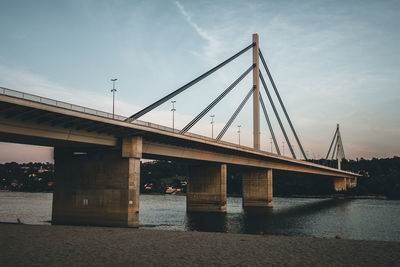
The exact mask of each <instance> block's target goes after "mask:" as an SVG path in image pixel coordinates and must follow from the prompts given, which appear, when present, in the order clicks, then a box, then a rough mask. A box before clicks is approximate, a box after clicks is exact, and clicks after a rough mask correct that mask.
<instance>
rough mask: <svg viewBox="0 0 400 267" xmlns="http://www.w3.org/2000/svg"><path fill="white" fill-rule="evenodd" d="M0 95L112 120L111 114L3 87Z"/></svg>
mask: <svg viewBox="0 0 400 267" xmlns="http://www.w3.org/2000/svg"><path fill="white" fill-rule="evenodd" d="M0 94H2V95H7V96H12V97H16V98H22V99H25V100H30V101H33V102H39V103H42V104H46V105H50V106H56V107H60V108H65V109H69V110H74V111H79V112H83V113H87V114H91V115H96V116H100V117H105V118H109V119H112V118H113V114H112V113H108V112H104V111H101V110H96V109H93V108H87V107H83V106H79V105H74V104H70V103H67V102H63V101H58V100H54V99H50V98H47V97H42V96H38V95H34V94H29V93H24V92H20V91H17V90H13V89H8V88H4V87H0ZM114 119H115V120H120V121H122V120H125V119H126V117H123V116H120V115H114Z"/></svg>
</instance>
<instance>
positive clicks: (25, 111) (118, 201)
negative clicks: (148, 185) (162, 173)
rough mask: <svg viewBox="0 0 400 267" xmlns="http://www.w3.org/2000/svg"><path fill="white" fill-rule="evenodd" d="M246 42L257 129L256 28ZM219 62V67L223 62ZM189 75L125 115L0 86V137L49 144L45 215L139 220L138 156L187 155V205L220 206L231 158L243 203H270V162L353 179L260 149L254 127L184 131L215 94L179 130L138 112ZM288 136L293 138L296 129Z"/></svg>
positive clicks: (351, 177) (273, 166)
mask: <svg viewBox="0 0 400 267" xmlns="http://www.w3.org/2000/svg"><path fill="white" fill-rule="evenodd" d="M250 48H252V49H253V64H252V66H251V67H250V68H249V69H248V70H247V71H246V72H247V73H249V72H250V71H253V86H252V88H251V90H250V92H249V93H248V94H247V95H246V98H247V99H248V98H249V96H250V95H251V94H252V95H253V121H254V123H253V124H254V125H253V126H254V132H255V133H259V127H260V124H259V111H260V109H259V107H260V104H259V103H261V106H263V103H262V102H260V96H261V94H260V92H259V89H258V88H259V81H260V80H261V82H262V83H263V84H264V83H265V81H263V78H262V76H261V77H260V76H259V74H261V72H260V71H259V68H258V58H259V48H258V36H257V35H256V34H255V35H253V43H252V44H251V45H250V46H248V47H247V48H245V49H244V50H242V51H241V52H239V53H240V54H242V53H244V52H245V51H247V50H248V49H250ZM239 53H238V54H236V55H235V56H234V57H232V58H230V59H228V60H233V59H234V58H235V57H237V56H239V55H240V54H239ZM261 59H262V60H263V58H262V56H261ZM228 62H229V61H228ZM221 64H222V65H221ZM221 64H220V65H219V67H222V66H223V65H225V64H227V63H226V62H225V63H221ZM217 67H218V66H217ZM217 67H216V68H217ZM216 68H214V69H212V70H210V71H209V72H207V73H206V75H202V76H200V77H199V78H196V79H197V81H199V80H201V79H202V78H204V77H206V76H208V75H209V74H210V73H212V72H214V71H215V70H217V69H216ZM247 73H246V74H247ZM200 78H201V79H200ZM196 79H195V80H194V83H195V82H197V81H196ZM191 83H192V84H193V81H192V82H191ZM191 83H189V84H187V85H185V86H183V87H181V88H179V89H178V90H176V91H174V92H173V93H171V94H170V95H168V96H166V97H164V98H162V99H161V100H159V101H157V102H156V103H154V104H152V105H150V106H149V107H147V108H145V109H143V110H141V111H140V112H138V113H136V114H134V115H132V116H130V117H128V118H127V117H123V116H119V115H114V114H110V113H107V112H103V111H99V110H94V109H90V108H86V107H82V106H78V105H74V104H70V103H65V102H62V101H57V100H53V99H48V98H45V97H40V96H36V95H31V94H27V93H23V92H19V91H15V90H11V89H7V88H0V141H3V142H14V143H22V144H33V145H43V146H52V147H54V161H55V177H56V186H55V191H54V195H53V210H52V221H53V223H59V224H90V225H107V226H126V227H138V225H139V189H140V160H141V159H142V158H145V159H168V160H185V161H187V162H188V166H189V175H188V185H187V198H186V199H187V211H198V212H201V211H208V212H209V211H211V212H226V197H227V196H226V175H227V168H228V167H230V166H241V167H242V169H243V173H242V177H243V206H244V207H271V206H272V203H273V192H272V182H273V176H272V172H273V170H285V171H293V172H303V173H309V174H318V175H324V176H326V177H328V178H330V179H333V181H334V182H333V185H334V187H335V189H336V190H338V191H339V190H346V188H347V187H349V186H353V185H355V184H356V181H357V176H359V175H358V174H355V173H351V172H347V171H343V170H339V169H334V168H329V167H326V166H322V165H318V164H314V163H310V162H307V161H303V160H298V159H296V158H295V155H294V153H293V151H292V156H293V158H290V157H285V156H282V155H279V154H273V153H269V152H265V151H261V150H260V147H259V145H260V139H259V134H254V136H253V137H254V147H253V148H249V147H245V146H240V145H237V144H233V143H229V142H225V141H222V140H221V138H218V137H217V138H216V139H214V138H208V137H205V136H201V135H196V134H192V133H189V132H188V129H190V127H191V125H194V123H195V122H197V121H198V120H199V118H201V117H202V116H204V114H205V113H206V112H207V111H208V110H210V108H209V107H210V106H212V105H215V104H216V103H217V102H218V99H217V100H216V101H213V103H212V104H210V106H208V107H207V108H206V109H205V111H203V112H202V113H201V114H199V116H197V117H196V118H195V119H194V120H193V122H194V123H193V122H191V123H190V124H189V125H188V126H187V127H185V128H184V129H182V130H177V129H173V128H169V127H165V126H161V125H157V124H153V123H149V122H144V121H140V120H138V118H139V117H140V116H141V115H143V114H145V113H147V112H149V111H150V110H152V109H154V108H156V107H157V106H158V105H160V104H162V103H164V102H165V101H167V100H168V99H171V98H172V97H173V96H174V95H177V94H179V93H180V92H182V91H183V90H186V89H187V88H188V87H190V85H191ZM235 83H236V84H237V83H238V81H235V82H234V84H235ZM233 87H234V85H233V86H232V85H231V86H230V87H228V89H229V90H231V89H232V88H233ZM228 89H227V90H226V91H224V93H225V92H228V91H229V90H228ZM246 98H245V99H246ZM246 101H247V100H246ZM246 101H243V102H246ZM215 102H216V103H215ZM243 102H242V103H243ZM239 107H240V106H239ZM239 111H240V110H239ZM285 112H286V111H285ZM235 113H236V112H235ZM236 115H237V114H236ZM230 121H231V120H230ZM228 123H229V122H228ZM290 125H291V126H292V124H291V123H290ZM228 127H229V126H228ZM293 131H294V129H293ZM220 135H221V133H220ZM220 135H219V136H220ZM222 135H223V134H222ZM285 136H286V134H285ZM295 137H296V139H297V140H298V137H297V135H296V134H295ZM274 141H275V143H276V140H275V139H274ZM298 143H299V145H300V142H299V141H298ZM289 147H290V146H289ZM301 150H302V149H301ZM304 157H305V155H304Z"/></svg>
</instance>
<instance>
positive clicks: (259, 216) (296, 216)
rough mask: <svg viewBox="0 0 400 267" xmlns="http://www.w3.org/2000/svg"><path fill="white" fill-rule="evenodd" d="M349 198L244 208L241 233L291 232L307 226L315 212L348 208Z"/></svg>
mask: <svg viewBox="0 0 400 267" xmlns="http://www.w3.org/2000/svg"><path fill="white" fill-rule="evenodd" d="M349 203H350V202H349V200H338V199H324V200H319V201H317V202H311V203H305V204H302V205H297V206H292V207H286V208H255V207H248V208H243V213H242V216H241V225H242V228H241V230H240V232H241V233H253V234H254V233H260V232H263V233H267V234H289V232H290V233H293V232H295V231H293V230H294V229H299V228H300V229H302V228H306V227H307V225H310V224H311V223H310V221H312V220H313V219H312V218H313V216H312V215H313V214H319V213H324V212H325V211H327V210H329V209H331V208H333V207H335V208H337V207H341V208H346V206H348V205H349Z"/></svg>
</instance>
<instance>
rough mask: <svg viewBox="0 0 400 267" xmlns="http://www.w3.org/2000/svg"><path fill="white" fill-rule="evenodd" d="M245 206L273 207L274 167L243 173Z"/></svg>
mask: <svg viewBox="0 0 400 267" xmlns="http://www.w3.org/2000/svg"><path fill="white" fill-rule="evenodd" d="M242 195H243V207H272V199H273V193H272V169H266V170H250V171H246V172H244V173H243V194H242Z"/></svg>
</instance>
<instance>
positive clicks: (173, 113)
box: [171, 100, 176, 131]
mask: <svg viewBox="0 0 400 267" xmlns="http://www.w3.org/2000/svg"><path fill="white" fill-rule="evenodd" d="M171 103H172V109H171V111H172V131H175V111H176V109H175V103H176V101H175V100H172V101H171Z"/></svg>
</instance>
